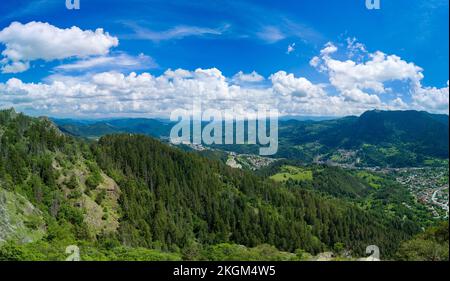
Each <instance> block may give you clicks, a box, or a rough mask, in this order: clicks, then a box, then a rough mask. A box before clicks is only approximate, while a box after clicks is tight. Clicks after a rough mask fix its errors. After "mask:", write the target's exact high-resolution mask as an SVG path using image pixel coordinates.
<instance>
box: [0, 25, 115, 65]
mask: <svg viewBox="0 0 450 281" xmlns="http://www.w3.org/2000/svg"><path fill="white" fill-rule="evenodd" d="M0 43H2V44H4V45H5V46H6V48H5V50H4V51H3V52H2V56H3V59H2V60H1V64H3V67H2V71H3V73H17V72H23V71H25V70H27V69H28V68H29V64H30V62H31V61H34V60H40V59H42V60H45V61H52V60H57V59H65V58H74V57H75V58H87V57H89V56H100V55H107V54H108V53H109V51H110V49H111V48H112V47H116V46H117V45H118V44H119V40H118V39H117V38H116V37H113V36H110V35H109V34H108V33H107V32H104V31H103V29H101V28H99V29H97V30H95V31H92V30H81V29H80V28H78V27H75V26H74V27H71V28H67V29H60V28H58V27H55V26H53V25H50V24H48V23H43V22H30V23H27V24H22V23H19V22H13V23H11V25H10V26H8V27H6V28H4V29H3V30H2V31H0Z"/></svg>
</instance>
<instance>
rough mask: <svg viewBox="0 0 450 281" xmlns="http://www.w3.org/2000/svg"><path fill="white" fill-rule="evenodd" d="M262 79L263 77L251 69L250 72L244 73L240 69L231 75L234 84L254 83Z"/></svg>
mask: <svg viewBox="0 0 450 281" xmlns="http://www.w3.org/2000/svg"><path fill="white" fill-rule="evenodd" d="M261 81H264V77H263V76H261V75H260V74H258V73H257V72H256V71H253V72H252V73H249V74H246V73H244V72H242V71H239V72H238V73H236V74H235V75H234V76H233V79H232V82H234V83H236V84H241V83H256V82H261Z"/></svg>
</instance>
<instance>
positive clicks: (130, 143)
mask: <svg viewBox="0 0 450 281" xmlns="http://www.w3.org/2000/svg"><path fill="white" fill-rule="evenodd" d="M335 173H338V172H337V171H336V172H335ZM331 175H332V174H331ZM323 176H325V175H321V174H320V173H316V172H315V173H314V174H313V177H312V178H309V177H308V180H307V181H303V182H309V183H311V184H313V185H314V188H315V189H319V190H322V191H321V192H317V190H314V189H308V188H298V186H295V185H292V186H291V185H289V184H288V185H286V184H279V183H276V182H274V181H272V180H269V179H264V178H262V177H259V176H256V175H254V174H252V173H250V172H245V171H242V170H237V169H232V168H230V167H227V166H225V165H223V164H221V163H220V162H217V161H212V160H208V159H206V158H203V157H201V156H199V155H197V154H195V153H186V152H183V151H181V150H179V149H177V148H173V147H170V146H168V145H166V144H163V143H161V142H160V141H158V140H155V139H152V138H149V137H146V136H142V135H129V134H127V135H111V136H105V137H102V138H101V139H100V140H99V141H98V142H94V143H92V144H89V143H86V142H84V141H82V140H78V139H76V138H73V137H70V136H67V135H64V134H63V133H61V132H60V131H59V130H58V129H57V128H56V126H54V125H53V123H51V122H50V121H49V120H48V119H46V118H39V119H36V118H30V117H27V116H24V115H22V114H17V113H15V112H14V111H0V189H1V190H2V194H7V196H6V198H8V199H7V200H6V201H5V200H0V203H1V204H2V208H1V210H2V212H1V213H0V215H1V216H2V219H0V222H4V221H7V220H9V219H10V218H15V219H16V221H21V222H23V223H22V224H21V225H23V227H21V228H17V230H14V229H13V230H12V231H11V230H9V231H7V232H5V231H4V233H3V234H2V235H3V236H2V242H0V244H2V246H0V259H7V260H15V259H16V260H61V259H65V257H66V256H67V255H66V254H65V252H64V251H65V247H67V246H68V245H79V247H80V250H81V256H82V259H84V260H172V259H188V260H190V259H194V260H204V259H210V260H226V259H232V257H236V256H239V257H242V259H245V260H258V259H267V260H276V259H282V260H294V259H300V257H299V255H295V253H304V252H309V253H311V254H317V253H320V252H322V251H326V250H329V249H333V247H334V246H335V245H336V244H337V243H339V245H344V247H345V248H346V249H348V250H350V251H352V252H353V253H354V255H356V256H358V255H363V254H364V250H365V247H366V246H367V245H371V244H376V245H378V246H379V247H380V249H382V255H383V257H392V256H393V255H394V254H395V253H396V251H397V249H398V247H399V245H400V243H401V242H402V241H404V240H407V239H409V238H411V237H412V235H414V234H416V233H418V232H419V231H420V228H419V224H418V223H417V222H414V221H413V220H411V219H410V218H408V217H405V216H403V214H402V215H401V216H398V215H397V214H395V213H393V214H392V215H391V216H386V215H385V214H383V213H380V212H379V209H376V210H375V209H370V208H364V207H362V206H360V204H358V203H355V202H352V201H351V200H347V199H345V198H346V197H345V196H343V197H335V196H333V197H330V196H329V195H327V194H326V191H327V190H333V189H336V190H339V189H338V188H339V186H338V185H340V184H341V183H342V181H333V180H331V181H327V180H320V181H316V179H318V178H319V179H320V178H321V177H323ZM325 178H326V177H325ZM325 185H326V186H325ZM5 192H6V193H5ZM361 196H363V195H361ZM11 198H14V199H11ZM20 198H23V199H20ZM13 201H22V203H20V204H22V205H20V204H19V203H18V204H19V205H17V204H16V205H15V207H11V206H10V205H11V202H13ZM5 202H7V203H6V204H5ZM5 206H6V207H5ZM21 206H29V207H28V209H29V211H28V212H24V213H23V214H17V213H18V212H19V213H20V212H21V211H19V210H18V209H23V207H21ZM5 210H6V212H5ZM5 213H6V215H5ZM5 218H6V219H5ZM19 237H28V238H27V239H25V240H24V239H19ZM237 245H241V246H237ZM264 249H265V250H264ZM289 253H291V254H289ZM233 255H235V256H233Z"/></svg>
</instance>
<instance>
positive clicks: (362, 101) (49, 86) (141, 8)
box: [0, 0, 449, 118]
mask: <svg viewBox="0 0 450 281" xmlns="http://www.w3.org/2000/svg"><path fill="white" fill-rule="evenodd" d="M80 2H81V9H80V10H68V9H67V8H66V6H65V0H2V2H1V4H0V52H1V55H0V108H9V107H14V108H16V110H18V111H23V112H25V113H27V114H31V115H50V116H55V117H79V118H95V117H119V116H130V117H135V116H142V117H168V116H169V115H170V113H171V112H172V111H173V110H175V109H177V108H190V107H191V106H192V102H193V100H198V101H201V102H202V103H203V106H204V107H206V108H214V109H220V110H226V109H230V108H233V107H234V108H238V110H240V111H242V112H247V111H250V110H255V109H257V108H258V106H266V107H268V108H275V109H278V111H279V112H280V114H281V115H316V116H344V115H350V114H361V113H362V112H364V111H366V110H371V109H391V110H394V109H400V110H404V109H417V110H426V111H429V112H435V113H446V114H448V111H449V88H448V87H449V86H448V76H449V73H448V68H449V57H448V54H449V37H448V36H449V30H448V22H449V15H448V10H449V7H448V1H447V0H415V1H409V0H395V1H392V0H381V9H380V10H368V9H367V8H366V5H365V0H341V1H331V0H328V1H327V0H315V1H306V0H303V1H302V0H292V1H265V0H254V1H250V0H249V1H237V0H236V1H218V0H205V1H203V0H198V1H194V0H190V1H181V0H175V1H167V0H164V1H163V0H145V1H144V0H128V1H119V0H81V1H80ZM125 3H126V4H125Z"/></svg>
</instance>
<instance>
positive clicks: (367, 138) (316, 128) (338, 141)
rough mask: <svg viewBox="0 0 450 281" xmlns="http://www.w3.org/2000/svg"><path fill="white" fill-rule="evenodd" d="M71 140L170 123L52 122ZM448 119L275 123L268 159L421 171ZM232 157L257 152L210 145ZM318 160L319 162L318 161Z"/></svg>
mask: <svg viewBox="0 0 450 281" xmlns="http://www.w3.org/2000/svg"><path fill="white" fill-rule="evenodd" d="M54 122H55V123H56V124H57V125H58V127H59V128H60V129H61V130H62V131H63V132H67V133H69V134H71V135H74V136H80V137H86V138H99V137H101V136H103V135H107V134H113V133H137V134H145V135H149V136H153V137H157V138H162V139H167V138H168V137H169V134H170V130H171V128H172V126H173V125H174V124H175V123H173V122H170V121H165V120H161V119H159V120H157V119H142V118H141V119H114V120H104V121H95V120H90V121H78V120H70V119H62V120H61V119H54ZM448 126H449V119H448V115H442V114H430V113H427V112H423V111H378V110H374V111H368V112H365V113H364V114H362V115H361V116H359V117H356V116H349V117H344V118H338V119H333V120H319V121H317V120H296V119H290V118H283V119H281V120H280V121H279V139H280V145H279V151H278V153H277V154H276V155H275V156H274V157H279V158H288V159H297V160H301V161H305V162H312V161H314V160H318V159H320V160H322V161H326V160H329V159H330V158H331V157H332V156H333V155H334V156H335V158H336V157H338V156H336V155H335V154H336V151H338V150H339V151H341V152H346V153H347V154H348V153H350V154H352V155H353V154H354V157H353V158H354V159H353V160H354V161H355V162H357V164H362V165H371V166H385V165H388V164H389V165H391V166H421V165H424V164H426V163H431V162H432V161H433V159H447V158H448V153H449V150H448V140H449V131H448ZM214 147H215V148H220V149H223V150H228V151H235V152H238V153H254V154H257V153H258V146H255V145H225V146H222V145H214ZM318 157H319V158H318Z"/></svg>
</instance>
